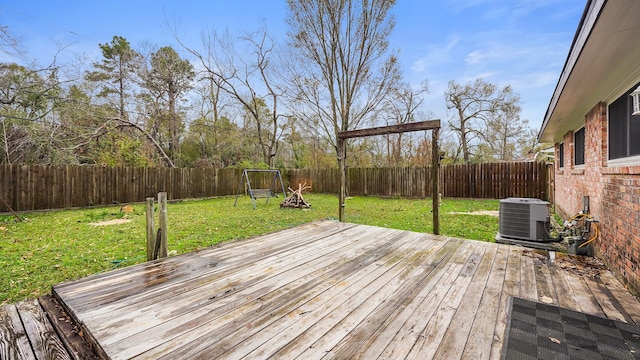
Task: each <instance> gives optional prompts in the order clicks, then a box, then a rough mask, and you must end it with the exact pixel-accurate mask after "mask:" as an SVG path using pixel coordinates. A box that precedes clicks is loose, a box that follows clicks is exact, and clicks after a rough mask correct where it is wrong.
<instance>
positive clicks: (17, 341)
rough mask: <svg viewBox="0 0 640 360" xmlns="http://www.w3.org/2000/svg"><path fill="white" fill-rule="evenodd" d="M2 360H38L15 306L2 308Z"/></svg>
mask: <svg viewBox="0 0 640 360" xmlns="http://www.w3.org/2000/svg"><path fill="white" fill-rule="evenodd" d="M0 359H25V360H28V359H36V356H35V354H34V353H33V350H32V349H31V345H30V344H29V337H28V336H27V332H26V330H25V329H24V325H22V321H21V320H20V315H19V314H18V309H17V308H16V305H14V304H10V305H5V306H3V307H1V308H0Z"/></svg>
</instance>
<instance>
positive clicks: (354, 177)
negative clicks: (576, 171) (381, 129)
mask: <svg viewBox="0 0 640 360" xmlns="http://www.w3.org/2000/svg"><path fill="white" fill-rule="evenodd" d="M549 171H550V168H549V167H548V166H547V165H546V164H544V163H541V162H540V163H534V162H512V163H486V164H460V165H444V166H441V167H440V172H439V176H440V193H441V194H442V196H443V197H462V198H485V199H503V198H507V197H533V198H538V199H543V200H548V199H549V192H550V191H549V180H548V179H549V176H548V172H549ZM286 178H287V179H288V181H289V182H290V183H292V184H297V183H299V182H305V181H306V182H308V183H310V184H312V191H313V192H319V193H337V192H338V189H339V183H338V181H339V176H338V170H337V169H322V170H289V171H288V172H287V175H286ZM430 182H431V169H430V168H429V167H410V168H409V167H407V168H356V169H349V171H348V174H347V189H348V192H349V195H364V196H400V197H431V187H430Z"/></svg>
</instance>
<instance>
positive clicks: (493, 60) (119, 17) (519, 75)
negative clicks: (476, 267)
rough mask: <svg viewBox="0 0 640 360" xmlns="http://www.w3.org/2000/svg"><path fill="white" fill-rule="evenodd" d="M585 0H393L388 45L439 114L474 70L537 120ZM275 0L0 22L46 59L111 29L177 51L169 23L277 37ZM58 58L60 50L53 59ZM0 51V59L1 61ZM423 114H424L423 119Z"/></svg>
mask: <svg viewBox="0 0 640 360" xmlns="http://www.w3.org/2000/svg"><path fill="white" fill-rule="evenodd" d="M585 3H586V0H439V1H438V0H399V1H398V2H397V4H396V7H395V9H394V15H395V17H396V27H395V30H394V33H393V35H392V37H391V39H390V42H391V48H393V49H397V50H399V51H400V63H401V66H402V70H403V73H404V76H405V79H406V80H407V81H408V82H410V83H411V84H414V85H416V86H417V85H418V84H420V83H421V82H422V81H424V80H427V81H428V82H429V84H430V92H429V94H428V95H427V98H426V102H425V110H429V111H431V112H433V113H434V115H435V117H436V118H440V119H442V120H446V119H447V116H448V114H447V110H446V106H445V101H444V91H445V89H446V87H447V83H448V82H449V81H450V80H455V81H457V82H461V83H464V82H467V81H471V80H474V79H475V78H477V77H482V78H484V79H485V80H486V81H489V82H493V83H497V84H500V85H511V86H512V87H513V88H514V90H515V92H517V93H518V94H520V96H521V99H522V113H521V116H522V117H523V118H525V119H528V120H529V121H530V123H531V124H532V126H533V127H535V128H538V127H539V126H540V124H541V122H542V119H543V117H544V113H545V111H546V109H547V105H548V103H549V99H550V98H551V95H552V93H553V90H554V87H555V85H556V82H557V80H558V77H559V75H560V71H561V70H562V66H563V64H564V61H565V58H566V55H567V52H568V50H569V47H570V45H571V41H572V40H573V36H574V33H575V31H576V28H577V25H578V22H579V20H580V16H581V15H582V11H583V9H584V6H585ZM285 14H286V1H284V0H277V1H276V0H262V1H259V0H235V1H232V0H226V1H222V0H208V1H193V0H182V1H168V0H153V1H149V0H133V1H123V0H110V1H104V0H103V1H93V0H84V1H76V0H72V1H54V0H20V1H18V0H12V1H8V0H0V25H1V26H8V30H9V31H10V32H11V33H12V34H13V35H15V36H16V37H18V38H19V40H20V42H21V44H22V45H23V46H24V48H25V49H26V50H27V53H28V56H29V57H30V58H33V59H36V60H37V61H38V62H40V63H41V64H48V62H50V60H51V59H52V58H53V55H54V54H55V52H56V49H57V48H58V44H64V45H67V47H66V49H65V53H66V54H67V57H69V58H71V57H73V56H75V54H81V55H84V56H87V57H88V58H89V59H94V60H95V59H98V58H99V49H98V44H100V43H107V42H109V41H111V39H112V38H113V36H114V35H119V36H123V37H125V38H127V40H129V42H131V44H132V45H133V46H134V48H138V47H139V46H142V44H143V43H145V42H146V43H152V44H156V45H158V46H165V45H170V46H174V47H175V48H176V50H180V48H179V46H178V45H177V44H176V41H175V40H174V38H173V35H171V33H170V31H169V30H168V25H167V19H168V21H169V23H170V24H177V29H178V30H179V32H180V33H181V34H182V35H181V36H182V37H183V38H184V40H185V41H186V42H187V43H188V44H190V45H193V46H194V47H196V48H197V47H198V46H199V44H200V33H201V31H203V30H206V29H209V28H211V29H216V30H219V31H223V30H225V29H229V30H230V31H231V32H234V33H242V32H247V31H253V30H257V29H258V28H259V27H260V26H261V24H262V23H263V22H264V23H266V25H267V27H268V29H269V31H270V33H271V34H272V35H273V36H274V37H276V38H278V39H280V41H282V42H285V41H286V32H287V27H286V23H285ZM65 58H66V57H64V56H63V57H62V59H63V61H64V59H65ZM8 60H10V59H7V57H6V55H4V54H2V55H0V61H8ZM425 120H426V119H425Z"/></svg>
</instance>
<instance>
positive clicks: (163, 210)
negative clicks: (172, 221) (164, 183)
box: [158, 192, 168, 258]
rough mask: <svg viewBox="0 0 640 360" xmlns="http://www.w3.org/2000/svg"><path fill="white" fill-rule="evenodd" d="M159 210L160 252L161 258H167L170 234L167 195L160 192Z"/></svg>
mask: <svg viewBox="0 0 640 360" xmlns="http://www.w3.org/2000/svg"><path fill="white" fill-rule="evenodd" d="M158 208H159V209H160V217H159V220H160V221H159V222H160V229H159V231H160V250H159V252H158V257H159V258H164V257H167V243H168V234H167V222H168V217H167V193H166V192H160V193H158Z"/></svg>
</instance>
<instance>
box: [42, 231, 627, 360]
mask: <svg viewBox="0 0 640 360" xmlns="http://www.w3.org/2000/svg"><path fill="white" fill-rule="evenodd" d="M587 275H589V276H587ZM591 275H598V276H591ZM512 295H514V296H519V297H523V298H527V299H531V300H538V301H545V302H553V303H555V304H558V305H561V306H564V307H567V308H571V309H574V310H578V311H583V312H586V313H590V314H594V315H599V316H606V317H609V318H614V319H618V320H622V321H626V322H633V323H636V324H638V323H640V303H638V301H637V300H636V299H635V298H634V297H633V296H632V295H631V294H629V293H628V292H627V291H626V290H625V288H624V287H623V286H622V285H621V284H620V283H619V282H618V281H617V280H616V279H615V278H614V277H613V276H612V275H611V274H610V273H609V272H607V271H604V270H602V269H597V268H595V269H594V268H593V267H592V266H585V265H584V264H583V263H582V262H580V261H578V262H575V261H574V260H573V258H571V257H568V256H562V257H558V258H555V259H554V260H550V259H549V256H548V254H547V253H546V252H541V251H533V250H529V249H524V248H520V247H514V246H508V245H499V244H493V243H485V242H478V241H468V240H461V239H454V238H449V237H443V236H434V235H430V234H422V233H414V232H408V231H399V230H390V229H385V228H378V227H371V226H364V225H354V224H346V223H338V222H333V221H322V222H315V223H310V224H305V225H302V226H299V227H296V228H293V229H289V230H284V231H280V232H277V233H273V234H268V235H264V236H259V237H256V238H253V239H249V240H244V241H236V242H230V243H226V244H223V245H222V246H219V247H216V248H211V249H207V250H203V251H200V252H196V253H190V254H185V255H180V256H175V257H171V258H168V259H164V260H160V261H155V262H150V263H145V264H141V265H137V266H132V267H128V268H124V269H119V270H115V271H111V272H107V273H103V274H98V275H95V276H91V277H88V278H84V279H81V280H78V281H74V282H70V283H64V284H60V285H56V286H54V287H53V296H54V297H55V298H57V299H59V300H60V301H61V303H62V304H63V305H64V306H66V308H67V310H68V312H69V313H70V314H71V316H72V317H74V318H75V319H76V321H77V322H78V323H79V324H81V326H82V327H83V328H84V332H85V334H86V335H89V337H90V338H91V339H92V340H93V341H95V343H96V344H99V349H98V350H99V352H100V353H101V354H100V355H102V356H104V357H109V358H112V359H196V358H203V359H238V358H245V357H246V358H249V359H264V358H271V357H273V358H283V359H292V358H300V359H319V358H339V359H354V358H362V359H375V358H384V359H405V358H406V359H430V358H437V359H457V358H464V359H489V358H493V359H497V358H499V357H500V356H501V350H502V345H503V336H504V333H505V328H506V325H507V312H508V306H507V304H508V300H509V297H510V296H512Z"/></svg>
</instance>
